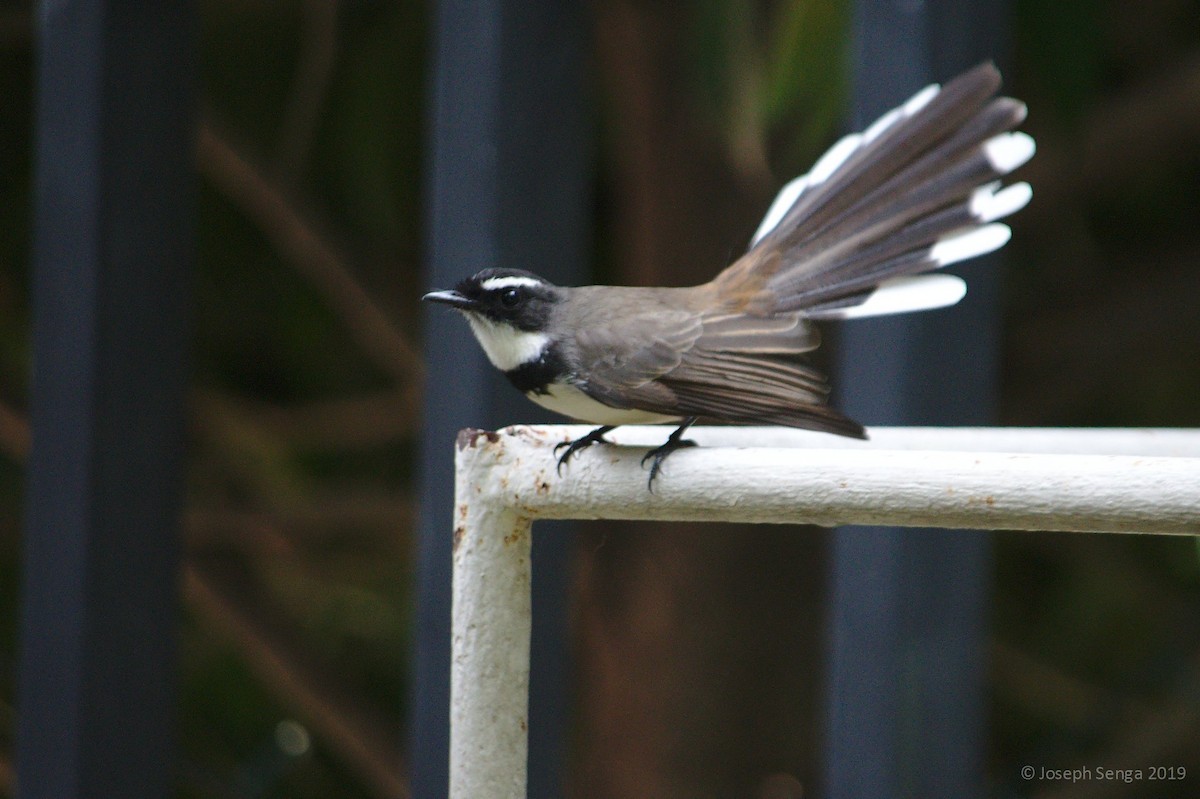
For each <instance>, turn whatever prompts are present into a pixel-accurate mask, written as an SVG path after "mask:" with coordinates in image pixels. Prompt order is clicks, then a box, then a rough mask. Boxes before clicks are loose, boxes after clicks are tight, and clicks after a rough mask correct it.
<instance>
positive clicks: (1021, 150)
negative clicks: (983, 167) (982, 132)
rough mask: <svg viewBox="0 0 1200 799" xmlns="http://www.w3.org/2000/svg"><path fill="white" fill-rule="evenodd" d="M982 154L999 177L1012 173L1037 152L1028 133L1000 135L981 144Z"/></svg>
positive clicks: (1017, 132)
mask: <svg viewBox="0 0 1200 799" xmlns="http://www.w3.org/2000/svg"><path fill="white" fill-rule="evenodd" d="M983 152H984V154H985V155H986V156H987V159H988V161H989V162H990V163H991V165H992V169H995V170H996V171H997V172H999V173H1000V174H1001V175H1005V174H1008V173H1009V172H1012V171H1013V170H1014V169H1016V168H1017V167H1019V166H1021V164H1024V163H1025V162H1026V161H1028V160H1029V159H1030V158H1033V154H1034V153H1035V152H1037V145H1036V144H1035V143H1034V141H1033V137H1032V136H1030V135H1029V134H1028V133H1024V132H1022V131H1016V132H1015V133H1001V134H1000V135H999V136H993V137H992V138H990V139H988V140H987V141H985V142H984V143H983Z"/></svg>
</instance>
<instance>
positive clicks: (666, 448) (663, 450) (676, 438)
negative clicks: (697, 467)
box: [642, 416, 696, 492]
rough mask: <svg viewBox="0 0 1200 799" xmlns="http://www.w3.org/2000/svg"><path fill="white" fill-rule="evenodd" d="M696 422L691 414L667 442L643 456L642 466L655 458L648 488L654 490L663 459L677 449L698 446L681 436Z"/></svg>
mask: <svg viewBox="0 0 1200 799" xmlns="http://www.w3.org/2000/svg"><path fill="white" fill-rule="evenodd" d="M695 423H696V417H695V416H689V417H688V418H686V419H684V420H683V422H681V423H680V425H679V427H678V428H676V430H675V432H674V433H672V434H671V435H669V436H667V440H666V443H664V444H663V445H662V446H661V447H658V448H657V449H652V450H650V451H649V452H647V453H646V455H645V457H643V458H642V466H645V465H646V461H648V460H653V463H651V464H650V481H649V482H648V483H647V484H646V486H647V488H649V489H650V491H651V492H653V491H654V478H655V477H658V472H659V470H661V469H662V465H663V461H665V460H666V459H667V456H668V455H670V454H671V453H672V452H674V451H675V450H677V449H683V448H684V447H694V446H696V442H695V441H692V440H691V439H686V438H680V436H682V435H683V434H684V431H686V430H687V429H688V428H689V427H691V426H692V425H694V424H695Z"/></svg>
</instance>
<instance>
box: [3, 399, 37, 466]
mask: <svg viewBox="0 0 1200 799" xmlns="http://www.w3.org/2000/svg"><path fill="white" fill-rule="evenodd" d="M29 441H30V433H29V422H28V420H26V419H25V417H24V416H22V415H21V414H19V413H17V412H16V411H14V410H13V409H12V408H10V407H8V406H7V405H5V404H4V403H2V402H0V450H3V451H4V453H5V454H6V455H8V456H9V457H10V458H12V459H13V460H14V461H17V462H18V463H24V461H25V459H26V458H27V457H29Z"/></svg>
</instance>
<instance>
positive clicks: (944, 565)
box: [823, 0, 1020, 799]
mask: <svg viewBox="0 0 1200 799" xmlns="http://www.w3.org/2000/svg"><path fill="white" fill-rule="evenodd" d="M1004 14H1005V5H1004V3H982V2H978V0H968V1H967V2H961V0H952V1H948V0H931V2H928V3H895V2H883V0H858V2H856V3H855V21H854V31H853V47H852V52H853V54H854V55H853V64H852V70H853V74H854V87H855V89H854V98H855V99H854V114H853V117H854V119H853V121H852V124H851V127H852V128H853V129H860V128H861V127H862V125H864V124H866V123H869V122H870V121H871V120H872V119H874V118H875V117H876V116H877V115H878V114H879V113H881V112H883V111H884V110H886V109H887V108H889V107H891V106H892V105H893V104H894V103H895V100H896V98H897V97H906V96H908V95H909V94H910V93H911V92H913V91H916V90H917V89H919V88H920V87H921V86H923V85H925V84H927V83H929V82H931V81H933V80H937V79H939V78H942V79H944V78H949V77H951V76H953V75H954V74H955V73H957V72H959V71H961V70H963V69H966V68H968V67H970V66H973V65H974V64H976V63H979V62H980V61H982V60H984V59H986V58H993V59H998V58H999V57H1000V56H1002V55H1003V52H998V51H1000V50H1001V49H1002V47H1003V44H1004V39H1005V26H1004V24H1003V23H1004ZM1014 224H1016V225H1018V226H1019V225H1020V217H1019V216H1018V217H1017V218H1016V220H1015V223H1014ZM998 262H999V259H998V258H997V257H996V256H992V257H990V258H981V259H979V260H978V261H976V262H974V263H971V264H969V265H967V266H965V267H961V268H960V269H959V270H956V271H960V272H961V273H963V274H969V275H970V277H969V279H968V281H967V282H968V284H969V285H970V290H969V292H968V294H967V297H966V299H965V300H964V302H962V303H961V304H960V305H959V306H957V307H955V308H952V309H947V310H943V311H937V312H931V313H925V314H910V315H905V316H897V317H888V318H879V319H864V320H860V321H855V322H852V323H848V324H846V325H844V326H842V329H841V330H839V331H838V332H839V333H840V337H839V352H838V354H837V361H836V368H835V376H836V379H835V385H836V387H837V391H838V392H839V395H840V396H839V398H838V404H839V405H840V406H841V408H842V409H843V410H844V411H846V412H847V413H848V414H850V415H851V416H852V417H854V418H856V419H858V420H859V421H861V422H863V423H865V424H867V425H881V424H888V425H913V424H918V425H926V424H940V425H964V424H970V425H980V424H989V423H992V422H993V421H994V417H995V414H994V408H995V404H996V394H997V390H996V388H997V375H998V360H999V335H1000V333H999V293H1000V292H999V285H1000V275H999V272H998ZM990 546H991V545H990V539H989V538H988V536H987V535H986V534H984V533H972V534H962V533H959V532H954V531H948V530H923V531H921V532H920V533H919V534H918V533H916V532H915V531H906V530H900V529H897V528H866V527H855V528H846V529H842V530H838V531H836V532H835V533H834V535H833V542H832V548H831V571H832V575H831V579H830V581H829V585H830V588H829V592H830V596H829V604H830V611H829V618H828V624H829V631H828V657H827V688H826V697H825V700H824V702H825V730H826V742H825V759H824V760H825V762H824V770H823V780H824V782H825V788H826V789H825V794H826V795H827V796H829V797H831V799H838V798H839V797H857V796H906V795H914V796H963V797H969V796H980V795H982V794H983V791H984V761H983V747H984V739H983V734H984V725H985V723H986V720H985V710H986V708H985V693H984V690H985V688H984V680H985V673H986V672H985V667H986V660H985V652H986V649H985V647H986V640H987V639H986V618H987V598H988V592H989V587H990V551H991V549H990Z"/></svg>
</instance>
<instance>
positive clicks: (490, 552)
mask: <svg viewBox="0 0 1200 799" xmlns="http://www.w3.org/2000/svg"><path fill="white" fill-rule="evenodd" d="M489 436H494V434H491V433H482V432H479V431H463V432H462V433H461V434H460V435H459V439H458V457H457V459H456V463H455V468H456V474H455V507H454V577H453V586H454V587H453V602H452V611H451V656H450V662H451V665H450V794H449V795H450V799H478V798H479V797H488V799H525V796H526V782H527V778H526V772H527V766H526V762H527V757H528V749H529V746H528V737H529V645H530V637H531V631H532V623H531V615H530V614H531V613H532V603H531V601H530V587H531V578H532V571H531V564H530V554H531V551H532V549H531V545H532V542H533V538H532V535H531V527H532V524H531V522H530V520H529V519H527V518H522V517H521V516H519V515H518V514H517V513H516V512H515V511H514V510H513V509H512V508H510V507H507V506H505V505H503V504H502V503H501V502H500V497H499V495H498V494H496V493H494V492H490V491H488V490H486V489H484V490H481V486H482V485H484V484H485V483H486V482H487V471H488V469H489V468H490V467H491V466H492V465H494V464H495V462H496V453H495V451H494V450H492V449H490V448H488V447H486V446H484V447H478V446H476V445H477V443H478V442H479V441H480V439H484V440H485V441H486V440H487V437H489Z"/></svg>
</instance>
